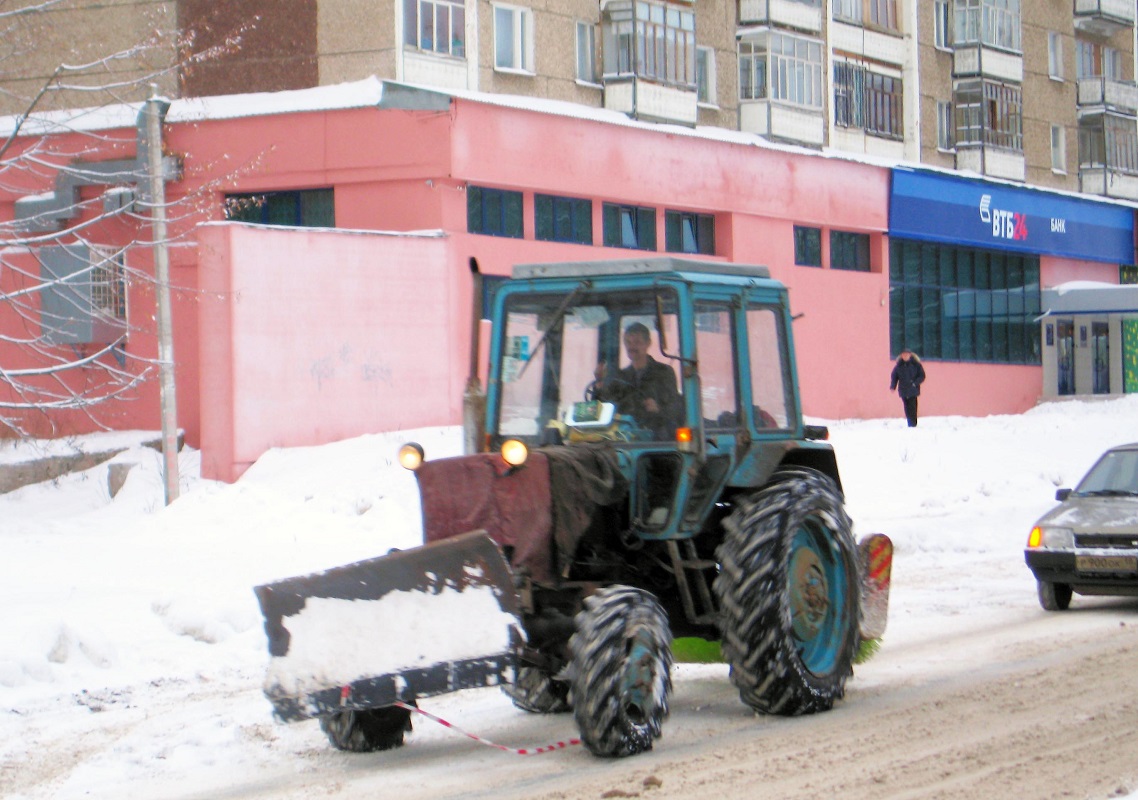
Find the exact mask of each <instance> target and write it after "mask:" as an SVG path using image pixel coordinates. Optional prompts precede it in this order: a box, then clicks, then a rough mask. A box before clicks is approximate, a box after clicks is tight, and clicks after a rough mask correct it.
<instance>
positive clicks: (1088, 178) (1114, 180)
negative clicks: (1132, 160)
mask: <svg viewBox="0 0 1138 800" xmlns="http://www.w3.org/2000/svg"><path fill="white" fill-rule="evenodd" d="M1079 191H1080V192H1083V193H1084V194H1094V195H1098V196H1100V197H1115V198H1118V199H1120V200H1138V175H1132V174H1130V173H1127V172H1122V171H1121V170H1117V169H1114V168H1112V167H1108V166H1096V167H1079Z"/></svg>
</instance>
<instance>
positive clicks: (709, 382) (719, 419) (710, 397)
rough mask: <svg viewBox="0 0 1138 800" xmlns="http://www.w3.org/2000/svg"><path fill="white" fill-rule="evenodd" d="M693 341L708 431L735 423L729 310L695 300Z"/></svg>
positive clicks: (704, 417) (731, 331)
mask: <svg viewBox="0 0 1138 800" xmlns="http://www.w3.org/2000/svg"><path fill="white" fill-rule="evenodd" d="M695 343H696V354H697V356H698V358H699V378H700V404H701V406H702V408H703V420H704V422H703V424H704V427H705V428H707V429H709V430H715V429H727V428H730V429H733V428H737V427H738V426H739V399H738V396H739V393H738V391H736V385H735V374H736V371H735V344H734V336H733V330H732V316H731V309H730V307H728V306H727V305H726V304H724V303H697V304H696V306H695Z"/></svg>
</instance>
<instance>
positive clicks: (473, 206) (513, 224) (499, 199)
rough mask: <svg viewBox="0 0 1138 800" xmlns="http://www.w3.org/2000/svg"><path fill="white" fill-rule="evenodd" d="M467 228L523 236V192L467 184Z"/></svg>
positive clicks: (490, 234) (491, 234) (517, 236)
mask: <svg viewBox="0 0 1138 800" xmlns="http://www.w3.org/2000/svg"><path fill="white" fill-rule="evenodd" d="M466 230H467V231H469V232H470V233H484V234H486V235H487V236H507V237H509V238H511V239H520V238H522V193H521V192H508V191H505V190H503V189H487V188H485V187H482V186H468V187H466Z"/></svg>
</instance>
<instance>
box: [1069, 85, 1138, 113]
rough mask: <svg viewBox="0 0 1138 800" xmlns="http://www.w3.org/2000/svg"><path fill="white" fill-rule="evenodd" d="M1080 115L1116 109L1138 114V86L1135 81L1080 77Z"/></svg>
mask: <svg viewBox="0 0 1138 800" xmlns="http://www.w3.org/2000/svg"><path fill="white" fill-rule="evenodd" d="M1078 104H1079V115H1080V116H1082V115H1084V114H1093V113H1101V112H1105V111H1116V112H1118V113H1120V114H1128V115H1131V116H1133V115H1134V114H1138V86H1136V85H1135V84H1134V82H1133V81H1114V80H1110V79H1109V78H1080V79H1079V82H1078Z"/></svg>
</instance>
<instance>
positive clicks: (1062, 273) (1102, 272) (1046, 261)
mask: <svg viewBox="0 0 1138 800" xmlns="http://www.w3.org/2000/svg"><path fill="white" fill-rule="evenodd" d="M1068 281H1100V282H1102V283H1118V265H1117V264H1103V263H1100V262H1098V261H1077V260H1075V259H1073V258H1057V257H1056V256H1042V257H1041V258H1040V259H1039V284H1040V286H1041V287H1042V288H1044V289H1050V288H1053V287H1055V286H1058V285H1059V284H1061V283H1067V282H1068Z"/></svg>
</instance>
